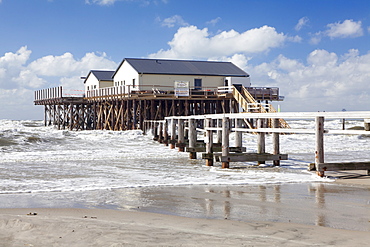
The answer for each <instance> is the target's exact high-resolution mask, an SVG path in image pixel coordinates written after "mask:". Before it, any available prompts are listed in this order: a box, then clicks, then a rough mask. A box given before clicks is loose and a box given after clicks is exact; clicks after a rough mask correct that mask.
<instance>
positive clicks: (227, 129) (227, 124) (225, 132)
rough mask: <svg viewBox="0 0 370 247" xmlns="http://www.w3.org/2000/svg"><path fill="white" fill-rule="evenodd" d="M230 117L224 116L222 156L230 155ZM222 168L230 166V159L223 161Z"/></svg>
mask: <svg viewBox="0 0 370 247" xmlns="http://www.w3.org/2000/svg"><path fill="white" fill-rule="evenodd" d="M229 135H230V119H229V118H227V117H224V118H222V156H226V157H227V156H229V146H230V143H229V141H230V140H229ZM222 168H229V161H223V162H222Z"/></svg>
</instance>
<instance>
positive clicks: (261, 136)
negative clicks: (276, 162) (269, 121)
mask: <svg viewBox="0 0 370 247" xmlns="http://www.w3.org/2000/svg"><path fill="white" fill-rule="evenodd" d="M257 125H258V128H264V126H265V119H262V118H259V119H258V120H257ZM265 136H266V134H265V133H262V132H259V133H257V153H259V154H263V153H265V152H266V141H265ZM257 163H258V165H261V164H265V161H258V162H257Z"/></svg>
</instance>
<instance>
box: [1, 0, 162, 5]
mask: <svg viewBox="0 0 370 247" xmlns="http://www.w3.org/2000/svg"><path fill="white" fill-rule="evenodd" d="M0 1H1V0H0ZM119 1H124V2H134V1H135V2H139V3H141V5H142V6H148V5H150V4H151V3H153V4H159V2H162V3H165V4H166V3H168V0H160V1H158V0H85V3H86V4H97V5H101V6H109V5H113V4H114V3H115V2H119Z"/></svg>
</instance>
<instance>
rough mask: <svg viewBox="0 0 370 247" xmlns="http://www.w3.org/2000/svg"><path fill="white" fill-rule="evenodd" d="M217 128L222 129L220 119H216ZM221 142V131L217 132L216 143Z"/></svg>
mask: <svg viewBox="0 0 370 247" xmlns="http://www.w3.org/2000/svg"><path fill="white" fill-rule="evenodd" d="M216 126H217V127H219V128H221V127H222V119H217V125H216ZM221 142H222V130H217V139H216V143H221Z"/></svg>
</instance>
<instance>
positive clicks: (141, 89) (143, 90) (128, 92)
mask: <svg viewBox="0 0 370 247" xmlns="http://www.w3.org/2000/svg"><path fill="white" fill-rule="evenodd" d="M187 90H188V95H186V93H185V94H184V93H183V94H182V95H178V96H179V97H181V96H190V97H191V96H197V95H198V96H199V95H205V96H207V95H215V93H216V92H217V87H202V88H197V89H195V88H188V89H187ZM134 95H141V96H146V95H156V96H176V90H175V88H174V87H173V86H163V85H140V86H132V85H126V86H113V87H104V88H99V89H93V90H89V91H87V92H86V97H87V98H99V97H115V96H119V97H131V96H134Z"/></svg>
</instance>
